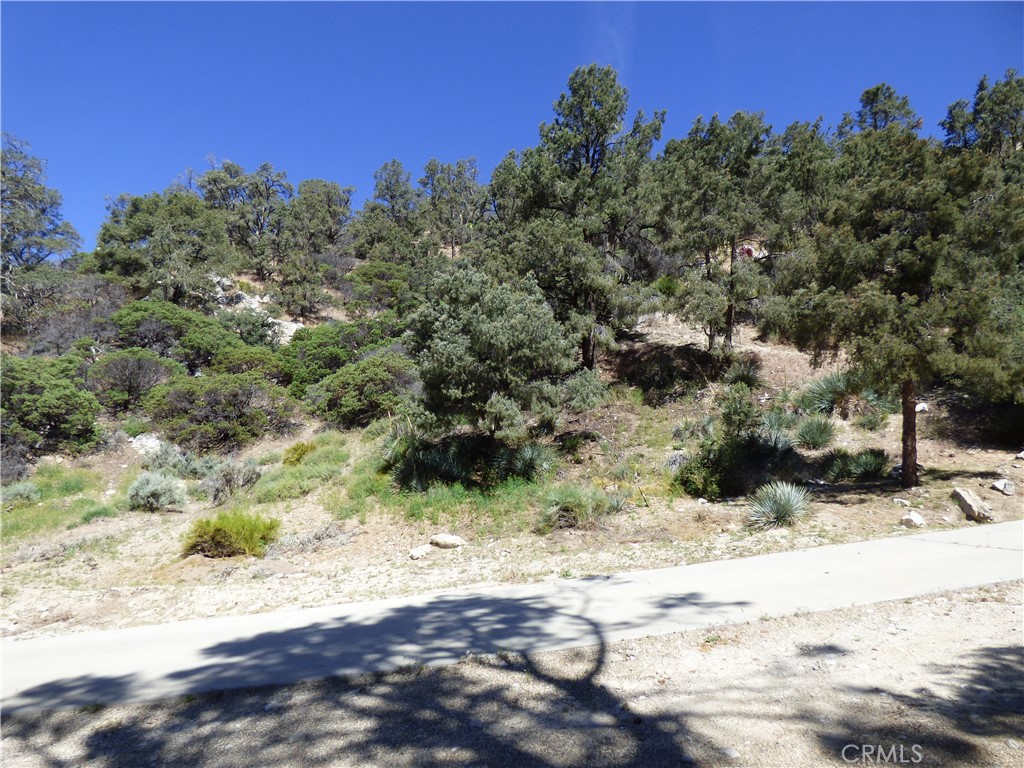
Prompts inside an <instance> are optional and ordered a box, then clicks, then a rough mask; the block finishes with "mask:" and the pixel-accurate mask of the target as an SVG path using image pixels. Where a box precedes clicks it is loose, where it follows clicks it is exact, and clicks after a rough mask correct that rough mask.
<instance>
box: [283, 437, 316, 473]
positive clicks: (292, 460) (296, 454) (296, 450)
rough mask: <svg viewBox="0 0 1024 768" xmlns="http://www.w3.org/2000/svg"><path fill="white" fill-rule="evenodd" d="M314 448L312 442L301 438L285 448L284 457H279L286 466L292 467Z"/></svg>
mask: <svg viewBox="0 0 1024 768" xmlns="http://www.w3.org/2000/svg"><path fill="white" fill-rule="evenodd" d="M315 450H316V446H315V445H314V444H313V443H311V442H309V441H308V440H302V441H300V442H298V443H295V444H294V445H290V446H288V447H287V448H285V451H284V457H283V458H282V459H281V463H282V464H284V465H285V466H286V467H294V466H295V465H296V464H298V463H299V462H301V461H302V460H303V459H304V458H306V456H307V455H308V454H310V453H312V452H313V451H315Z"/></svg>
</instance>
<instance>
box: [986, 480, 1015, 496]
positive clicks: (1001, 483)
mask: <svg viewBox="0 0 1024 768" xmlns="http://www.w3.org/2000/svg"><path fill="white" fill-rule="evenodd" d="M992 490H993V491H999V492H1000V493H1001V494H1003V496H1013V494H1014V493H1016V492H1017V487H1016V486H1015V485H1014V484H1013V483H1012V482H1011V481H1009V480H1007V479H1006V478H1005V477H1004V478H1002V479H1001V480H996V481H995V482H994V483H992Z"/></svg>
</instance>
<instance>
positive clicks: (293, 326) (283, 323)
mask: <svg viewBox="0 0 1024 768" xmlns="http://www.w3.org/2000/svg"><path fill="white" fill-rule="evenodd" d="M270 322H272V323H273V324H274V325H275V326H277V331H278V334H279V335H278V339H280V341H281V343H282V344H287V343H288V342H290V341H291V340H292V336H294V335H295V332H296V331H297V330H299V329H300V328H305V327H306V326H304V325H303V324H302V323H289V322H288V321H287V320H274V319H273V318H271V320H270Z"/></svg>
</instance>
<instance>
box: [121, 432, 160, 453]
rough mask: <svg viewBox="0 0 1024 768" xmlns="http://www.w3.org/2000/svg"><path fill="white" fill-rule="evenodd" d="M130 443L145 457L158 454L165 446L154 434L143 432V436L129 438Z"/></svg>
mask: <svg viewBox="0 0 1024 768" xmlns="http://www.w3.org/2000/svg"><path fill="white" fill-rule="evenodd" d="M128 442H129V443H131V446H132V448H134V449H135V450H136V451H138V452H139V453H141V454H142V455H143V456H149V455H151V454H154V453H157V452H158V451H159V450H160V448H161V447H162V446H163V444H164V441H163V440H161V439H160V438H159V437H158V436H157V435H154V434H153V433H152V432H143V433H142V434H141V435H137V436H136V437H131V438H128Z"/></svg>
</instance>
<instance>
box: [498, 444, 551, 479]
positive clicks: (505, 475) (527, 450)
mask: <svg viewBox="0 0 1024 768" xmlns="http://www.w3.org/2000/svg"><path fill="white" fill-rule="evenodd" d="M552 464H554V456H553V454H552V453H551V451H550V450H548V449H547V448H545V447H544V446H543V445H538V444H537V443H525V444H523V445H519V446H514V447H513V446H502V447H501V448H500V449H499V450H498V455H497V457H496V459H495V462H494V469H495V476H496V478H495V479H496V481H497V482H504V481H506V480H508V479H510V478H521V479H523V480H528V481H532V480H536V479H538V478H539V477H541V476H543V475H545V474H547V472H548V471H549V470H550V469H551V466H552Z"/></svg>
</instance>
